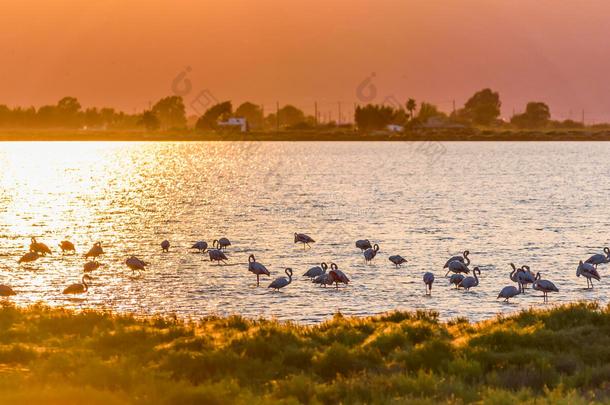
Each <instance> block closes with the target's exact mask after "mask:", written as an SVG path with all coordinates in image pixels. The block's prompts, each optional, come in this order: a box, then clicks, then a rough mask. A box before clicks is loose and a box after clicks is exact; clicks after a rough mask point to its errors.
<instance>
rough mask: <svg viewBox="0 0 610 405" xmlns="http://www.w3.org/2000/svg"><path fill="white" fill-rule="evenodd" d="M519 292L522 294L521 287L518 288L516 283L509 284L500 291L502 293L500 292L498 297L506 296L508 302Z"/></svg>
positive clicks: (505, 299)
mask: <svg viewBox="0 0 610 405" xmlns="http://www.w3.org/2000/svg"><path fill="white" fill-rule="evenodd" d="M519 294H521V289H520V288H517V287H515V286H514V285H508V286H506V287H504V288H503V289H502V290H501V291H500V294H498V297H497V298H496V299H498V298H504V302H508V299H509V298H513V297H515V296H517V295H519Z"/></svg>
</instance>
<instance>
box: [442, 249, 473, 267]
mask: <svg viewBox="0 0 610 405" xmlns="http://www.w3.org/2000/svg"><path fill="white" fill-rule="evenodd" d="M469 254H470V251H468V250H464V254H463V256H453V257H451V258H449V260H447V262H445V265H444V266H443V269H446V268H448V267H449V263H451V262H453V261H458V262H461V263H464V264H465V265H466V266H469V265H470V259H469V258H468V255H469Z"/></svg>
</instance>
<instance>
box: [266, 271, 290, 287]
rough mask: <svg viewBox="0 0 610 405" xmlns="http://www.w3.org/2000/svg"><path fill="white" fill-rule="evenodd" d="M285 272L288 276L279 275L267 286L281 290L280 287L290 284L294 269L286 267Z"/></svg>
mask: <svg viewBox="0 0 610 405" xmlns="http://www.w3.org/2000/svg"><path fill="white" fill-rule="evenodd" d="M284 272H285V273H286V275H287V276H288V278H286V277H278V278H276V279H275V280H273V281H272V282H271V284H269V287H267V288H273V289H274V290H276V291H279V290H280V288H284V287H286V286H287V285H288V284H290V283H292V269H291V268H290V267H286V268H285V269H284Z"/></svg>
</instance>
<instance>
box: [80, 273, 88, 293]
mask: <svg viewBox="0 0 610 405" xmlns="http://www.w3.org/2000/svg"><path fill="white" fill-rule="evenodd" d="M85 280H87V278H86V277H85V276H83V279H82V280H81V281H82V282H83V285H84V286H85V290H84V291H89V285H88V284H87V281H85Z"/></svg>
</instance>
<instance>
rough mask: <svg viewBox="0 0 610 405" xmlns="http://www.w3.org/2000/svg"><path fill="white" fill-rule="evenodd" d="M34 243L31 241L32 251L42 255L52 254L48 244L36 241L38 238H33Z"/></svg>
mask: <svg viewBox="0 0 610 405" xmlns="http://www.w3.org/2000/svg"><path fill="white" fill-rule="evenodd" d="M31 241H32V243H30V252H36V253H39V254H41V255H42V256H44V255H47V254H49V255H50V254H52V253H51V249H49V247H48V246H47V245H45V244H44V243H42V242H38V241H36V238H34V237H32V238H31Z"/></svg>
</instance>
